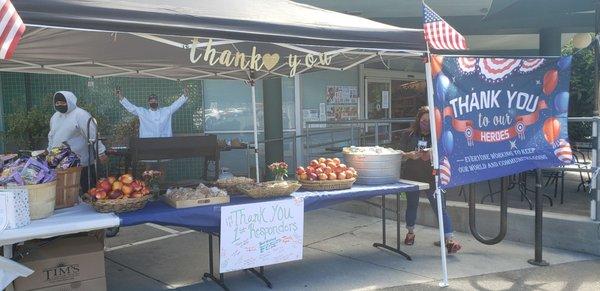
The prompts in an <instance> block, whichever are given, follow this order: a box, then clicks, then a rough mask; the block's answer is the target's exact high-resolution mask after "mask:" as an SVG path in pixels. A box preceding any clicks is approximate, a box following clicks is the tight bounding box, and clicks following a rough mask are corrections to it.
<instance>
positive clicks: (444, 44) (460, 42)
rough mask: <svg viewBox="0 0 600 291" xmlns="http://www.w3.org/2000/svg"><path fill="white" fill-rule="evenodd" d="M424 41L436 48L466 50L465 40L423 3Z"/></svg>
mask: <svg viewBox="0 0 600 291" xmlns="http://www.w3.org/2000/svg"><path fill="white" fill-rule="evenodd" d="M423 32H424V33H425V41H426V42H427V44H428V45H429V46H430V47H432V48H434V49H436V50H466V49H467V40H466V39H465V37H464V36H462V35H461V34H460V33H459V32H458V31H456V29H454V28H453V27H452V26H450V24H448V23H447V22H446V21H444V20H443V19H442V18H441V17H440V16H439V15H437V14H436V13H435V12H433V10H431V8H429V6H427V5H426V4H425V3H423Z"/></svg>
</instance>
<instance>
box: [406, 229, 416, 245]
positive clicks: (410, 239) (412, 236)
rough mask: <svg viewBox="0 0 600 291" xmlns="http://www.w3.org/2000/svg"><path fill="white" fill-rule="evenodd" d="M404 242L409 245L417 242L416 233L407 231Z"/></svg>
mask: <svg viewBox="0 0 600 291" xmlns="http://www.w3.org/2000/svg"><path fill="white" fill-rule="evenodd" d="M404 244H405V245H407V246H412V245H414V244H415V234H414V233H410V232H409V233H407V234H406V237H405V238H404Z"/></svg>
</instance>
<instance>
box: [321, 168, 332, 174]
mask: <svg viewBox="0 0 600 291" xmlns="http://www.w3.org/2000/svg"><path fill="white" fill-rule="evenodd" d="M323 173H325V174H327V175H329V174H331V173H333V169H332V168H331V167H329V166H328V167H326V168H325V170H323Z"/></svg>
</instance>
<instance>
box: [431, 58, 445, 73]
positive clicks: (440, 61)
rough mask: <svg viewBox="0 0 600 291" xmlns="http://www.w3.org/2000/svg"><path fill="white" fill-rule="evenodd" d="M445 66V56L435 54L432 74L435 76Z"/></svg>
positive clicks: (432, 62)
mask: <svg viewBox="0 0 600 291" xmlns="http://www.w3.org/2000/svg"><path fill="white" fill-rule="evenodd" d="M443 66H444V56H440V55H433V57H432V58H431V76H433V77H435V76H436V75H437V74H438V73H439V72H441V71H442V67H443Z"/></svg>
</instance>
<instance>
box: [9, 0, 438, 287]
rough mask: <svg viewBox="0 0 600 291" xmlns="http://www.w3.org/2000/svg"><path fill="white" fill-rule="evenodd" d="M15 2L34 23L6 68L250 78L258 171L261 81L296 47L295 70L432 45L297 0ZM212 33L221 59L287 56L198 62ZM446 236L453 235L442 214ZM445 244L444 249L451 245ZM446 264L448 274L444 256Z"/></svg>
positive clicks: (336, 66) (286, 69)
mask: <svg viewBox="0 0 600 291" xmlns="http://www.w3.org/2000/svg"><path fill="white" fill-rule="evenodd" d="M13 4H14V6H15V8H16V10H17V12H18V13H19V15H20V16H21V18H22V19H23V22H24V23H25V25H26V26H27V30H26V32H25V34H24V36H23V38H22V40H21V42H20V44H19V45H18V47H17V49H16V51H15V53H14V54H13V58H12V59H11V60H9V61H0V71H9V72H23V73H54V74H71V75H78V76H82V77H88V78H102V77H110V76H132V77H135V76H140V77H155V78H163V79H169V80H173V81H185V80H192V79H236V80H242V81H249V84H250V85H251V88H252V103H253V107H254V111H253V113H254V144H255V163H256V169H257V171H258V169H259V167H258V150H257V149H258V139H257V125H256V93H255V88H254V81H255V80H259V79H261V78H265V77H269V76H290V75H293V73H291V72H290V71H291V70H292V68H291V66H290V65H289V64H288V62H289V58H288V57H289V56H290V55H292V56H296V57H297V58H298V59H299V60H300V62H299V63H298V66H297V67H296V68H295V69H296V71H295V73H296V74H301V73H304V72H309V71H311V70H335V71H343V70H347V69H350V68H352V67H354V66H357V65H359V64H362V63H365V62H374V61H376V62H381V61H386V60H389V59H394V58H403V57H410V56H413V57H421V56H422V55H423V54H424V53H426V52H427V51H426V46H425V42H424V38H423V32H422V30H420V29H407V28H399V27H394V26H390V25H386V24H382V23H378V22H374V21H371V20H368V19H364V18H360V17H356V16H351V15H346V14H342V13H337V12H333V11H328V10H323V9H320V8H316V7H313V6H309V5H304V4H298V3H295V2H292V1H288V0H260V1H257V0H204V1H197V0H171V1H163V0H145V1H136V0H19V1H15V2H14V3H13ZM194 40H196V42H194ZM209 40H210V44H211V45H212V48H213V49H214V50H215V52H214V54H215V55H216V58H218V57H220V56H222V55H223V54H224V52H225V51H229V52H230V53H231V54H235V53H244V54H245V56H247V57H248V56H251V55H252V52H253V50H254V49H255V48H256V51H257V52H259V53H260V54H262V56H263V57H266V56H267V55H268V56H270V57H271V61H273V55H275V54H276V55H278V61H277V62H271V64H273V63H275V64H274V65H273V66H271V67H270V68H267V67H269V66H258V67H254V69H247V68H243V69H242V68H239V67H235V66H223V65H221V64H219V63H218V62H217V63H215V64H214V65H210V64H208V62H206V61H204V60H200V61H198V62H195V63H194V62H191V61H190V52H191V50H192V49H195V50H196V51H197V52H198V53H202V54H204V53H205V52H206V48H207V46H208V45H209ZM307 56H308V57H307ZM319 57H327V58H330V59H331V60H330V62H328V63H327V64H323V63H319V64H309V65H307V63H306V62H303V60H305V59H306V58H317V59H318V58H319ZM428 83H431V82H430V80H429V82H428ZM429 93H430V94H431V92H429ZM432 132H435V131H434V130H432ZM257 177H258V175H257ZM440 200H441V199H438V201H440ZM440 209H441V203H438V210H440ZM440 239H441V240H442V241H443V239H444V238H443V230H442V222H441V221H440ZM441 249H442V254H443V258H445V252H444V246H443V245H442V246H441ZM443 266H444V282H445V283H447V273H446V270H445V260H444V261H443Z"/></svg>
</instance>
